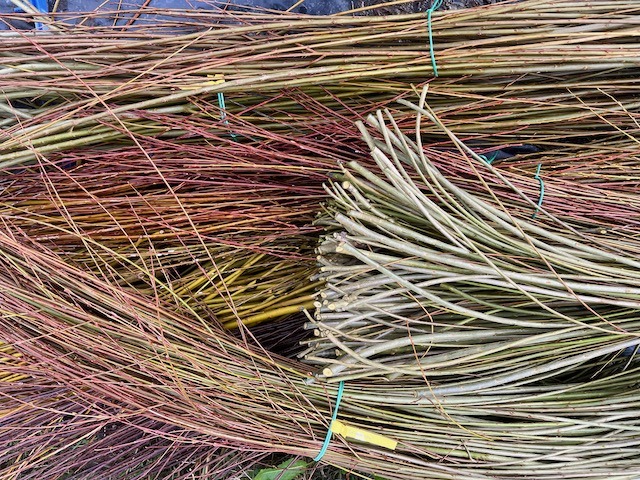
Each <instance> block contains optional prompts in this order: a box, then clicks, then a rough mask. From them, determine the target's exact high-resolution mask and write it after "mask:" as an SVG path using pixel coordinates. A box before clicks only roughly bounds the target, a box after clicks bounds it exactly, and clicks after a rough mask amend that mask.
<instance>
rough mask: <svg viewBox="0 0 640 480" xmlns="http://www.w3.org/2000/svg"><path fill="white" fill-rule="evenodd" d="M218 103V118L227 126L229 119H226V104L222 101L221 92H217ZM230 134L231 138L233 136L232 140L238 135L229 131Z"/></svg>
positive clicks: (222, 95)
mask: <svg viewBox="0 0 640 480" xmlns="http://www.w3.org/2000/svg"><path fill="white" fill-rule="evenodd" d="M218 105H219V106H220V120H222V123H224V124H225V125H226V126H227V127H228V126H229V120H228V119H227V105H226V103H225V101H224V93H222V92H218ZM230 134H231V138H233V139H234V140H235V139H236V138H237V137H238V136H237V135H236V134H235V133H233V132H230Z"/></svg>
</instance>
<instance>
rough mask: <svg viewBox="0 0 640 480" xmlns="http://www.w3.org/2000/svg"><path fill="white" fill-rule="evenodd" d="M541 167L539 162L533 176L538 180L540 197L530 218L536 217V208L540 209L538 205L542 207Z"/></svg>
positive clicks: (542, 181) (542, 184)
mask: <svg viewBox="0 0 640 480" xmlns="http://www.w3.org/2000/svg"><path fill="white" fill-rule="evenodd" d="M541 168H542V164H541V163H539V164H538V168H537V170H536V174H535V176H534V177H533V178H535V179H536V180H538V182H540V198H539V199H538V205H537V206H536V211H535V212H533V215H532V216H531V218H536V215H537V214H538V210H540V207H542V200H543V199H544V180H542V178H541V177H540V169H541Z"/></svg>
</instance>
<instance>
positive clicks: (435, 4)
mask: <svg viewBox="0 0 640 480" xmlns="http://www.w3.org/2000/svg"><path fill="white" fill-rule="evenodd" d="M441 5H442V0H432V2H431V7H429V9H428V10H427V27H428V29H429V53H430V54H431V66H432V67H433V75H434V76H436V77H437V76H438V65H437V64H436V53H435V51H434V50H433V32H432V29H431V14H432V13H433V12H434V11H435V10H437V9H438V8H440V6H441Z"/></svg>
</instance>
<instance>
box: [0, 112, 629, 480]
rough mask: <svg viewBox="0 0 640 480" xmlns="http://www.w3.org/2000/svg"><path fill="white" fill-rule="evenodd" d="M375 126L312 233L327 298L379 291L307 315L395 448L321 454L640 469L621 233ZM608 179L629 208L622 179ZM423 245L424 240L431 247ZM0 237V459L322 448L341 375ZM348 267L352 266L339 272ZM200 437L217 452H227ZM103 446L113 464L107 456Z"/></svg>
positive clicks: (495, 473)
mask: <svg viewBox="0 0 640 480" xmlns="http://www.w3.org/2000/svg"><path fill="white" fill-rule="evenodd" d="M413 108H415V109H416V111H418V112H419V113H421V114H422V115H427V116H431V119H432V121H434V122H435V123H436V124H439V121H438V119H437V118H436V117H435V116H433V114H432V112H430V111H429V110H428V109H423V108H420V107H413ZM384 120H386V126H385V124H384V123H383V121H384ZM370 131H371V133H369V130H366V129H364V128H362V133H363V135H364V138H365V139H366V141H367V143H368V144H369V145H370V147H372V148H371V149H372V157H373V158H374V159H375V164H376V167H377V168H374V166H371V168H370V169H368V170H367V169H364V168H361V167H359V166H358V164H356V163H350V164H348V165H346V166H345V167H344V171H343V175H344V178H343V179H342V183H334V184H333V187H332V188H333V190H332V191H333V192H334V193H333V197H334V198H333V199H332V200H331V201H330V202H329V203H327V206H326V209H327V213H326V214H325V216H324V217H323V219H322V220H320V222H321V223H323V224H327V228H329V229H330V230H331V233H332V235H330V236H329V237H327V241H326V242H325V243H324V244H323V245H322V246H321V247H320V248H321V258H326V259H328V260H327V261H326V262H325V263H327V264H328V265H329V266H330V267H331V268H332V269H333V270H332V271H331V273H332V275H333V276H334V277H333V278H331V279H330V281H331V283H330V284H329V285H328V286H327V287H326V288H324V289H322V290H321V293H324V296H323V297H321V298H324V299H327V300H330V301H335V298H331V295H333V293H332V292H335V291H338V290H341V289H343V290H344V293H345V294H346V297H349V295H350V294H351V293H353V292H354V291H355V292H358V289H357V288H356V289H355V290H353V288H352V287H354V286H356V287H357V285H356V283H357V282H360V283H361V284H362V283H369V284H371V287H372V288H371V290H370V292H371V294H374V295H376V296H375V297H372V296H371V295H370V294H369V293H368V292H369V290H368V291H367V292H363V298H364V299H366V301H367V303H368V305H369V306H370V308H369V309H368V310H367V307H366V306H363V305H360V310H359V311H358V314H359V313H360V312H364V313H365V314H366V313H368V315H364V316H361V317H360V318H356V315H357V314H356V313H355V312H354V314H353V315H352V317H351V320H352V321H353V323H354V325H349V324H348V321H346V322H344V325H342V326H341V327H340V328H333V327H331V328H329V327H326V326H325V325H324V323H323V322H321V321H318V325H317V327H318V329H319V330H320V332H321V334H324V335H326V337H324V340H323V341H325V342H326V341H327V339H328V340H329V341H333V339H334V338H336V339H338V340H340V343H335V344H334V349H335V348H338V349H340V350H341V351H342V355H341V356H340V357H338V358H337V359H336V361H332V359H331V357H330V356H325V357H323V358H324V359H325V360H324V361H325V362H326V365H329V367H328V368H329V369H331V375H330V376H329V380H338V379H346V380H348V381H347V382H346V386H345V387H344V394H343V398H342V403H341V404H340V407H339V411H338V412H337V417H338V419H339V420H340V421H342V422H345V423H346V424H348V425H349V426H351V427H355V428H358V429H360V431H362V430H366V431H368V432H370V433H378V434H380V435H383V436H385V437H387V438H388V439H391V440H393V441H396V442H398V443H397V445H395V449H394V450H387V449H384V448H381V447H378V446H375V445H370V444H367V443H358V442H346V441H345V440H344V439H342V438H341V437H339V436H334V438H333V441H332V442H331V444H330V446H329V449H328V451H327V453H326V455H325V457H324V458H323V461H326V462H328V463H329V464H332V465H336V466H338V467H340V468H344V469H347V470H351V469H356V470H358V471H362V472H371V473H376V474H378V475H380V476H382V477H383V478H389V479H403V478H441V479H453V478H471V479H488V478H498V479H512V478H526V477H533V478H539V479H546V478H549V479H551V478H557V475H558V471H561V472H562V475H563V476H564V477H565V478H573V479H583V478H602V479H604V478H616V479H626V478H633V477H634V476H637V475H638V474H639V473H640V472H639V471H638V470H639V465H640V460H639V459H638V455H637V452H638V449H637V446H638V444H640V434H639V433H638V429H639V427H640V425H639V424H638V415H637V412H638V409H637V405H638V402H639V401H640V399H639V398H638V394H637V389H636V388H635V385H636V384H637V382H638V381H640V368H639V367H638V364H637V362H636V361H635V358H634V353H635V350H636V348H637V346H638V345H640V339H639V338H638V336H637V333H635V332H637V326H638V321H637V315H636V314H635V311H636V310H637V305H636V304H637V300H636V297H637V293H636V290H637V289H638V286H637V271H638V269H637V268H636V265H635V263H637V262H636V260H635V259H634V256H633V255H632V252H634V251H635V250H636V247H635V244H634V242H633V239H632V238H631V237H629V238H628V239H626V240H624V241H622V239H618V238H617V236H616V235H615V234H612V233H610V234H606V233H599V232H600V231H599V230H598V232H596V233H590V234H584V235H583V236H581V237H580V241H579V242H578V241H576V239H575V238H572V236H571V235H576V233H575V232H574V231H575V230H576V229H575V228H573V227H570V226H569V225H565V224H564V223H563V215H562V211H561V210H562V209H560V208H557V209H556V210H557V211H556V212H555V214H553V213H551V212H547V211H546V210H545V208H544V207H545V205H544V203H543V206H542V208H540V209H539V211H538V212H537V215H536V218H535V219H531V218H530V216H531V212H532V211H535V207H536V201H535V199H534V200H532V201H527V200H526V198H522V197H519V196H518V197H517V198H519V202H520V203H521V209H522V213H518V212H517V211H515V212H514V213H513V214H511V212H510V211H509V208H508V207H505V206H504V205H502V204H501V203H500V199H502V198H504V199H509V202H510V203H511V204H514V205H515V204H517V203H518V202H517V201H516V198H515V197H509V196H507V195H502V194H501V192H500V191H499V189H496V190H498V191H497V193H496V195H495V196H491V195H489V194H487V195H485V196H482V195H481V192H482V191H483V190H482V188H481V184H482V182H481V180H484V181H485V182H486V183H487V185H488V186H489V187H491V186H492V185H494V184H495V185H496V186H497V185H498V183H499V182H500V181H502V182H503V183H502V185H505V184H504V180H507V181H510V180H509V179H508V178H507V176H508V175H507V176H504V175H503V176H502V179H500V175H502V174H501V173H500V171H499V169H498V168H496V169H493V170H492V169H491V168H490V167H489V166H487V165H486V162H484V161H483V160H480V159H477V158H474V156H473V154H471V153H468V156H469V157H470V158H469V159H468V165H469V168H471V169H473V168H475V169H476V170H477V171H478V172H479V179H478V182H479V183H480V185H475V186H474V185H471V183H470V182H468V181H467V182H462V180H461V179H464V176H463V175H462V174H460V175H451V180H449V179H448V177H446V176H444V175H442V174H441V173H440V172H439V170H438V169H437V168H435V164H436V163H437V162H436V161H435V160H434V162H433V163H432V162H431V161H430V160H429V159H428V158H426V157H424V156H423V155H421V154H420V151H421V147H420V146H419V144H414V143H413V141H412V140H411V138H410V137H407V136H405V135H403V133H402V132H401V131H398V130H396V129H395V128H394V127H393V122H392V121H391V118H385V117H384V116H382V115H378V116H374V117H371V118H370ZM376 132H377V134H376ZM449 133H450V131H449ZM454 138H455V137H454ZM459 146H460V147H461V148H462V151H463V152H464V151H466V150H465V149H464V147H463V146H462V144H460V145H459ZM432 155H433V153H432ZM450 155H451V153H450ZM458 159H459V160H460V161H466V160H465V158H464V156H463V155H460V156H459V157H458ZM480 172H481V173H480ZM345 182H349V183H348V184H346V183H345ZM548 182H549V184H552V183H553V182H552V181H548ZM623 183H624V182H623ZM465 185H468V186H469V188H466V186H465ZM506 185H508V183H507V184H506ZM614 185H615V182H614V183H613V184H612V192H614V193H612V195H614V194H615V195H618V199H619V201H620V202H621V203H623V202H624V207H625V208H626V209H627V211H628V212H631V211H634V210H635V212H636V215H637V212H638V209H637V207H634V205H637V202H636V203H634V200H633V198H632V196H631V195H628V197H625V196H624V190H625V188H626V187H624V188H621V189H620V190H621V191H620V192H618V193H615V188H613V187H614ZM330 190H331V188H330ZM484 191H485V192H490V191H491V190H490V189H487V187H485V190H484ZM551 191H552V190H551ZM576 196H577V197H578V194H576ZM577 200H578V201H579V200H580V198H577ZM627 200H628V201H627ZM603 203H604V202H603ZM522 205H524V207H523V206H522ZM525 207H526V208H525ZM569 207H570V204H567V205H566V206H565V211H567V212H570V208H569ZM527 209H529V210H528V211H527ZM524 212H526V213H524ZM636 218H637V217H636ZM374 219H376V220H375V221H374ZM619 223H620V224H622V223H623V221H622V220H620V222H619ZM629 228H630V229H631V230H633V228H632V227H629ZM636 231H637V229H636ZM598 235H600V236H601V238H602V241H601V242H600V243H599V244H595V243H596V242H595V239H596V237H597V236H598ZM334 239H335V240H334ZM429 249H432V250H435V251H436V254H434V255H430V256H429V257H428V258H426V254H425V252H427V251H428V250H429ZM614 249H616V250H617V252H614V251H613V250H614ZM409 250H410V251H409ZM534 252H535V253H534ZM0 254H1V255H2V259H3V261H2V264H1V265H2V267H1V268H0V296H1V298H0V300H1V303H2V305H3V307H2V308H3V322H2V323H1V324H0V335H1V338H3V339H4V341H5V342H6V343H7V344H9V345H12V346H13V347H14V348H15V349H16V350H17V351H19V352H21V354H22V355H23V356H24V357H23V358H24V361H26V362H27V363H26V366H19V365H14V366H12V367H11V369H12V371H15V373H20V374H22V375H28V378H29V381H25V380H22V381H21V382H11V383H5V384H3V385H2V388H3V389H4V390H5V391H6V395H5V398H6V399H7V402H6V404H7V408H6V409H5V410H4V412H5V413H4V415H3V417H2V424H3V427H4V429H3V431H4V432H7V433H6V434H5V435H4V437H3V438H2V439H1V441H2V442H3V449H2V451H3V463H2V466H3V468H4V470H3V473H4V474H6V475H10V474H11V473H12V472H19V475H20V476H19V477H18V478H53V477H54V476H55V475H61V474H63V473H66V474H67V475H70V476H71V478H81V477H82V476H83V475H87V474H93V475H102V476H108V475H110V474H111V472H114V473H113V477H112V478H149V476H148V475H147V473H148V472H151V474H161V475H165V476H166V475H168V474H169V473H167V472H170V474H171V475H174V476H175V478H189V476H190V475H192V474H193V472H197V475H199V476H200V478H208V477H207V476H206V475H209V477H210V478H225V473H224V472H228V470H225V469H227V468H229V465H228V463H226V462H225V461H224V459H225V458H226V457H225V456H224V455H225V454H224V452H226V451H228V450H227V449H230V450H232V451H234V450H235V451H239V452H245V453H246V452H252V453H253V454H256V455H263V454H267V453H270V452H282V453H287V454H290V455H298V456H304V457H313V456H315V455H316V454H317V453H318V451H319V450H320V446H321V443H322V439H323V437H324V435H325V433H326V430H327V427H328V422H329V420H330V417H331V414H332V404H333V403H334V401H335V398H336V392H337V388H336V387H337V385H336V384H335V383H331V382H330V383H325V382H320V380H319V379H317V377H316V376H315V375H313V374H312V373H309V372H308V368H309V367H308V366H307V365H304V364H300V363H297V362H295V361H291V360H286V359H284V358H281V357H278V356H276V355H273V354H269V353H268V352H266V351H265V350H263V349H261V348H256V347H251V346H249V345H247V343H245V342H244V341H242V340H239V339H237V338H234V337H232V336H230V335H229V334H228V333H225V332H224V331H223V330H221V329H220V328H218V327H215V326H212V325H210V323H209V322H207V320H206V318H203V317H201V316H199V315H198V314H197V312H192V313H190V314H188V315H187V314H186V313H185V312H184V311H182V312H180V311H175V310H174V309H172V308H167V307H166V306H165V303H164V302H162V301H160V302H157V301H155V300H152V299H150V298H149V297H148V296H144V295H140V294H137V293H135V292H132V291H130V290H127V289H123V288H122V287H120V286H119V285H117V284H116V283H114V282H109V281H107V280H105V279H102V278H99V277H98V276H96V275H95V274H93V273H91V272H88V271H85V270H80V269H78V268H76V267H73V266H70V265H69V264H68V263H66V262H65V261H64V258H63V257H62V256H61V255H59V254H56V253H54V252H52V251H51V250H49V249H47V248H46V247H44V246H43V245H41V244H39V243H38V242H34V241H33V239H31V238H30V237H29V236H27V235H25V234H24V232H23V231H21V230H20V229H17V228H12V227H11V226H10V225H8V224H4V225H3V229H2V233H1V234H0ZM456 259H457V262H458V264H459V265H456V266H455V268H454V269H450V268H449V266H448V264H449V263H451V262H452V261H454V260H456ZM443 265H444V267H443ZM465 267H469V268H471V267H473V269H475V270H474V271H472V272H471V273H469V272H468V271H465V270H464V268H465ZM341 268H342V270H344V271H348V272H349V275H345V276H344V278H343V279H342V281H340V282H339V278H338V275H339V273H340V271H341ZM476 270H477V271H476ZM328 272H329V270H325V272H324V273H323V275H326V274H327V273H328ZM427 277H429V278H427ZM425 279H426V280H425ZM434 279H435V280H434ZM424 282H426V283H428V285H425V284H424ZM560 284H564V285H565V287H564V290H563V288H562V287H561V286H560ZM332 285H333V287H332ZM447 285H450V286H451V288H450V289H447V288H446V286H447ZM361 286H362V285H361ZM350 288H351V291H349V289H350ZM427 288H428V290H427ZM456 292H459V293H458V294H457V295H456ZM334 297H335V295H334ZM418 299H419V300H421V305H422V306H421V309H422V311H418V309H416V308H415V304H416V303H415V302H416V300H418ZM338 300H343V301H345V302H350V303H346V304H345V305H344V307H343V308H351V307H353V308H354V309H355V307H356V306H357V302H358V299H357V298H355V296H353V298H339V299H338ZM319 301H321V300H319ZM443 304H444V305H443ZM377 307H380V308H379V309H378V310H377V311H376V308H377ZM396 307H397V308H396ZM321 308H324V306H321ZM372 312H373V313H372ZM588 312H590V313H588ZM374 313H377V315H375V314H374ZM356 322H360V325H359V326H358V325H355V323H356ZM400 331H404V335H405V338H406V339H409V343H410V345H411V351H409V352H408V353H407V349H406V348H405V346H406V344H407V342H406V341H405V345H404V346H403V345H400V344H399V343H400V342H399V341H398V338H399V337H400V335H397V333H398V332H400ZM340 335H344V338H340ZM387 337H388V338H387ZM354 340H355V342H354V343H356V345H355V346H354V345H349V342H352V341H354ZM392 342H396V345H395V348H396V350H397V352H391V351H390V348H388V347H389V346H390V345H391V344H392ZM454 342H455V343H454ZM344 346H347V347H349V348H350V351H348V350H346V349H344V350H342V349H343V347H344ZM376 346H382V347H384V348H381V349H379V351H378V352H377V353H375V352H373V353H372V351H373V349H375V347H376ZM366 348H369V350H368V351H364V352H363V349H366ZM352 352H353V353H352ZM392 353H396V354H395V355H392ZM416 372H419V373H416ZM325 376H326V375H325ZM358 377H366V378H363V379H362V380H360V378H358ZM16 402H19V403H20V404H21V405H29V408H18V406H17V405H16ZM25 422H26V423H25ZM18 425H28V427H27V428H23V429H17V428H16V427H17V426H18ZM34 425H39V426H38V427H35V426H34ZM42 425H46V426H47V428H45V429H43V428H42ZM12 426H13V427H12ZM11 428H13V430H11V432H12V433H11V434H9V431H10V429H11ZM127 445H130V446H131V447H130V448H126V446H127ZM203 447H206V448H207V449H210V451H211V449H214V450H212V451H217V450H215V449H223V450H220V452H221V456H220V457H216V458H218V460H219V462H220V466H219V469H216V468H218V467H215V465H213V464H212V462H213V460H212V459H211V456H208V457H207V456H205V454H204V452H205V449H203ZM158 450H160V451H166V453H165V455H166V456H167V458H168V459H169V460H168V462H169V463H164V462H163V458H164V457H163V455H162V454H161V453H158ZM112 451H117V452H118V455H120V457H119V458H122V462H121V463H119V464H114V461H113V459H111V460H109V458H107V452H112ZM140 452H145V456H144V457H143V458H144V459H145V461H144V462H143V463H142V464H139V465H136V464H135V458H136V457H137V456H139V455H140ZM147 455H148V456H147ZM243 458H246V457H243V456H240V457H238V461H239V462H241V461H243V460H242V459H243ZM207 466H209V468H210V469H209V470H208V471H207ZM107 472H109V473H107ZM158 472H160V473H158ZM205 472H208V473H205ZM145 475H146V476H145Z"/></svg>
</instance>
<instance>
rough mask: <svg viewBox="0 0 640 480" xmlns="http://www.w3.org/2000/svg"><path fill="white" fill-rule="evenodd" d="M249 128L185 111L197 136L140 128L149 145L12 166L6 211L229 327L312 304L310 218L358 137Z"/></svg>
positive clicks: (92, 263)
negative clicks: (326, 139)
mask: <svg viewBox="0 0 640 480" xmlns="http://www.w3.org/2000/svg"><path fill="white" fill-rule="evenodd" d="M243 128H244V130H242V131H243V132H244V133H245V134H246V135H249V134H250V135H251V137H252V140H247V139H245V141H243V142H237V141H234V140H233V139H232V138H228V137H215V136H210V135H207V134H203V133H200V125H199V121H198V120H197V119H185V121H184V122H183V123H182V129H183V130H186V131H188V132H189V134H190V135H189V138H191V142H180V141H178V140H175V141H167V140H159V139H156V138H154V137H142V136H139V137H137V142H138V145H139V148H138V147H122V146H118V145H115V146H111V147H110V148H109V147H108V146H105V147H103V148H102V149H96V148H85V149H81V148H78V149H77V150H76V151H73V152H64V153H58V154H52V155H50V156H49V158H48V159H46V160H45V159H43V160H41V161H40V162H39V164H38V165H37V166H32V167H30V168H29V169H28V170H23V171H15V170H12V169H6V170H3V171H2V172H1V173H2V175H1V176H0V189H1V191H2V199H1V200H0V216H1V217H2V219H3V221H4V222H5V223H8V224H11V225H12V226H13V227H15V228H20V229H21V230H23V231H24V232H25V233H26V234H28V235H29V236H30V237H31V238H33V239H34V240H36V241H38V242H39V243H40V244H42V245H44V246H47V247H48V248H50V249H51V250H52V251H55V252H56V253H58V254H60V255H61V258H64V260H65V261H66V262H67V263H69V264H71V265H75V266H78V267H79V268H83V269H85V270H88V271H93V272H96V274H98V275H101V276H103V277H104V278H106V279H108V280H109V281H113V282H116V283H117V284H118V285H122V286H126V287H128V288H131V289H133V290H136V291H138V292H140V293H143V294H145V295H149V296H151V297H157V298H158V299H163V300H165V301H168V302H172V303H175V306H176V308H185V307H188V308H190V309H195V310H197V311H198V312H201V313H210V314H212V316H213V317H214V318H216V319H217V320H218V321H220V322H222V323H224V324H225V326H227V327H228V328H230V327H234V326H236V325H237V322H238V321H239V320H242V321H243V322H244V323H245V324H247V325H252V324H256V323H258V322H260V321H264V320H270V319H274V318H279V317H283V316H286V315H290V314H292V313H296V312H299V311H300V310H301V308H303V307H306V308H312V305H313V303H312V302H313V298H312V293H313V290H314V288H315V287H316V286H317V284H313V283H309V282H308V278H309V277H310V276H311V275H312V274H313V272H314V270H315V266H314V263H315V262H314V256H313V249H314V248H315V245H316V238H317V232H318V231H319V227H314V226H313V225H312V221H313V219H314V216H315V214H316V212H317V209H318V203H319V202H320V201H321V199H323V198H324V191H323V189H322V182H323V180H324V178H325V173H326V171H328V170H329V169H331V168H334V167H333V166H334V165H335V164H336V163H337V162H339V161H340V162H342V161H348V160H349V159H350V158H354V156H353V153H350V150H352V146H353V142H350V143H349V144H347V143H344V142H340V141H339V140H338V139H334V140H333V142H332V145H326V146H324V147H323V148H322V149H321V150H320V149H318V146H317V142H315V141H313V140H312V139H305V138H297V139H290V138H287V137H285V136H283V135H280V134H276V133H269V132H266V131H264V130H261V129H259V128H257V127H251V126H249V125H247V126H244V127H243ZM238 131H240V127H238ZM261 136H262V137H261ZM320 155H322V156H320ZM158 281H160V282H162V283H163V285H165V286H164V287H162V288H159V287H158V285H157V282H158ZM176 299H178V300H176Z"/></svg>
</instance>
